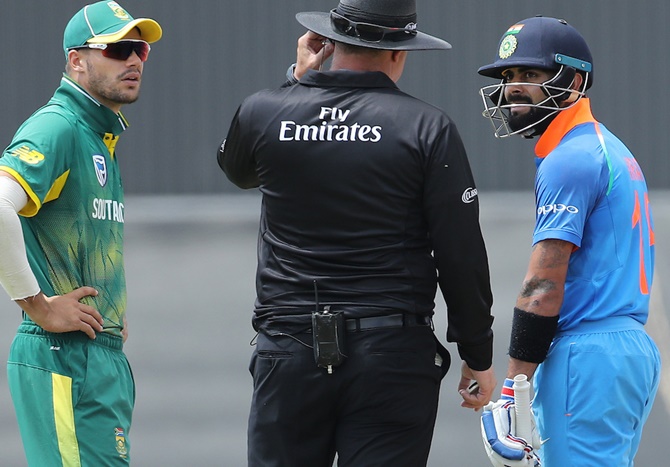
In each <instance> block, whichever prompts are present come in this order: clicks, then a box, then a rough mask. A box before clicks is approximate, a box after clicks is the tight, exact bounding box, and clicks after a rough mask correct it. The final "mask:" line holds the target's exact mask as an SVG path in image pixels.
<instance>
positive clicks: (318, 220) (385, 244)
mask: <svg viewBox="0 0 670 467" xmlns="http://www.w3.org/2000/svg"><path fill="white" fill-rule="evenodd" d="M218 161H219V165H220V166H221V168H222V169H223V171H224V172H225V173H226V175H227V177H228V178H229V179H230V180H231V181H232V182H233V183H234V184H236V185H237V186H239V187H241V188H254V187H260V190H261V192H262V194H263V203H262V212H261V220H260V233H259V242H258V270H257V277H256V288H257V299H256V304H255V318H254V325H255V327H256V329H263V327H264V326H267V325H268V323H277V322H281V321H282V320H284V321H287V322H288V321H290V320H291V319H294V318H295V317H296V315H308V314H310V313H311V311H313V310H314V309H315V306H316V302H317V300H318V303H319V305H320V306H321V307H323V306H324V305H330V307H331V310H332V311H338V310H342V311H344V312H345V315H346V317H347V318H359V317H365V316H377V315H385V314H394V313H399V312H405V313H415V314H418V315H423V316H432V314H433V309H434V298H435V293H436V288H437V283H438V281H439V285H440V290H441V291H442V294H443V296H444V299H445V303H446V304H447V309H448V330H447V340H448V341H450V342H456V343H458V349H459V353H460V356H461V358H462V359H463V360H465V361H466V362H467V363H468V365H469V366H470V367H471V368H473V369H476V370H485V369H487V368H489V366H490V365H491V357H492V341H493V335H492V331H491V323H492V321H493V318H492V317H491V314H490V310H491V305H492V301H493V298H492V294H491V289H490V278H489V268H488V259H487V255H486V250H485V245H484V240H483V238H482V234H481V229H480V225H479V204H478V198H477V189H476V187H475V183H474V180H473V177H472V172H471V170H470V166H469V163H468V160H467V155H466V152H465V149H464V147H463V143H462V141H461V138H460V136H459V134H458V131H457V129H456V126H455V125H454V123H453V122H452V121H451V120H450V119H449V117H448V116H447V115H446V114H445V113H444V112H442V111H441V110H439V109H437V108H435V107H433V106H431V105H428V104H426V103H424V102H422V101H420V100H418V99H416V98H414V97H412V96H409V95H408V94H405V93H403V92H402V91H400V90H399V89H398V88H397V87H396V85H395V83H394V82H393V81H392V80H391V79H390V78H389V77H388V76H387V75H385V74H384V73H381V72H354V71H348V70H339V71H331V72H315V71H311V70H310V71H308V72H307V74H305V76H303V78H302V80H301V81H300V83H299V84H297V85H295V86H288V87H282V88H279V89H276V90H272V91H261V92H258V93H256V94H254V95H252V96H250V97H248V98H247V99H246V100H245V101H244V102H243V103H242V105H241V106H240V107H239V109H238V111H237V113H236V115H235V117H234V119H233V121H232V124H231V127H230V130H229V132H228V136H227V138H226V140H225V141H224V144H223V145H222V148H221V150H220V151H219V156H218ZM305 317H307V316H305Z"/></svg>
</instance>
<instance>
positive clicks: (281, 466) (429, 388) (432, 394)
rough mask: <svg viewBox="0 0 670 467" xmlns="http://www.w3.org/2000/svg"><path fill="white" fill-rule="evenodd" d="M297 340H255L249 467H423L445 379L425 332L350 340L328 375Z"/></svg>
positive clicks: (387, 332) (307, 338)
mask: <svg viewBox="0 0 670 467" xmlns="http://www.w3.org/2000/svg"><path fill="white" fill-rule="evenodd" d="M293 337H294V338H297V339H300V340H301V341H302V342H304V343H305V344H308V345H310V346H311V345H312V342H311V339H312V338H311V334H309V333H303V334H297V335H295V336H293ZM294 338H291V337H288V336H275V337H272V336H268V335H265V334H259V336H258V341H257V346H256V349H255V351H254V353H253V356H252V359H251V365H250V371H251V374H252V376H253V382H254V392H253V399H252V403H251V412H250V416H249V428H248V460H249V467H330V466H332V465H333V461H334V459H335V454H336V453H337V459H338V466H342V467H344V466H346V467H368V466H384V467H422V466H425V465H426V463H427V460H428V453H429V451H430V444H431V441H432V437H433V428H434V426H435V418H436V415H437V407H438V396H439V390H440V382H441V380H442V377H443V375H444V373H446V371H445V372H443V371H442V368H440V367H439V366H436V363H435V362H436V358H435V356H436V350H437V343H436V339H435V336H434V335H433V331H432V330H431V328H430V327H429V326H417V327H406V328H391V329H376V330H369V331H358V332H349V333H347V335H346V350H345V353H346V355H347V358H346V360H345V362H344V363H343V364H342V365H341V366H339V367H337V368H334V371H333V373H332V374H328V372H327V371H326V369H323V368H318V367H317V366H316V363H315V361H314V354H313V350H312V349H311V348H308V347H306V346H305V345H303V344H301V343H299V342H297V341H296V340H295V339H294ZM445 363H446V362H445Z"/></svg>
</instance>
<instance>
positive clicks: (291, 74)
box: [286, 63, 298, 85]
mask: <svg viewBox="0 0 670 467" xmlns="http://www.w3.org/2000/svg"><path fill="white" fill-rule="evenodd" d="M286 83H287V84H289V85H294V84H298V78H296V77H295V63H291V66H289V67H288V70H286Z"/></svg>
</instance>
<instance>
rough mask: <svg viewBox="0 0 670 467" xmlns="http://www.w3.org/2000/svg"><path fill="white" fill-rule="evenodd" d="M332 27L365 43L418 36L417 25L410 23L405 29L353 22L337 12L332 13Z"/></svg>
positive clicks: (332, 11) (400, 39) (401, 39)
mask: <svg viewBox="0 0 670 467" xmlns="http://www.w3.org/2000/svg"><path fill="white" fill-rule="evenodd" d="M330 25H331V26H332V27H333V29H334V30H336V31H339V32H341V33H342V34H345V35H347V36H351V37H357V38H359V39H360V40H362V41H365V42H381V41H382V40H383V39H384V38H388V39H389V40H392V41H404V40H407V39H411V38H412V37H414V36H416V24H415V23H409V24H408V25H407V26H405V27H404V28H388V27H385V26H379V25H377V24H370V23H359V22H357V21H352V20H350V19H349V18H346V17H344V16H342V15H340V14H339V13H336V12H335V10H331V11H330Z"/></svg>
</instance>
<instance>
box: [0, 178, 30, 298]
mask: <svg viewBox="0 0 670 467" xmlns="http://www.w3.org/2000/svg"><path fill="white" fill-rule="evenodd" d="M27 202H28V196H27V195H26V193H25V191H24V190H23V188H22V187H21V185H19V184H18V183H17V182H16V181H15V180H13V179H12V178H9V177H6V176H0V232H2V235H0V283H2V286H3V288H4V289H5V291H6V292H7V294H8V295H9V296H10V298H11V299H12V300H21V299H25V298H27V297H33V296H35V295H37V294H38V293H39V291H40V288H39V285H38V283H37V279H36V278H35V275H34V274H33V272H32V270H31V269H30V265H29V264H28V258H27V255H26V247H25V243H24V240H23V230H22V228H21V221H20V220H19V216H18V212H19V211H20V210H21V209H22V208H23V207H24V206H25V205H26V203H27Z"/></svg>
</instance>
